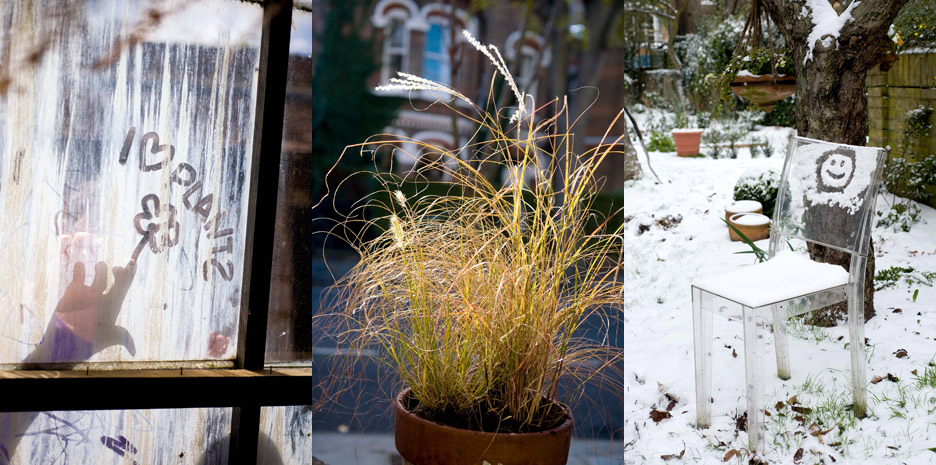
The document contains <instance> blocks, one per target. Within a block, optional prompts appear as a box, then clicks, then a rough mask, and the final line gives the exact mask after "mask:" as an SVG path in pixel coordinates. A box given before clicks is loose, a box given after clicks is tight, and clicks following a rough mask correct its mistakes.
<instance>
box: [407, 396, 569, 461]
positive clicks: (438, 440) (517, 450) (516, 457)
mask: <svg viewBox="0 0 936 465" xmlns="http://www.w3.org/2000/svg"><path fill="white" fill-rule="evenodd" d="M409 395H410V390H409V389H406V390H404V391H403V392H402V393H400V395H399V396H397V398H396V401H395V402H394V409H395V411H396V427H395V430H394V436H395V437H394V442H395V445H396V449H397V452H399V453H400V455H401V456H403V459H404V463H411V464H412V465H481V464H482V463H484V461H487V462H489V463H491V464H499V463H502V464H505V465H507V464H510V465H565V463H566V462H567V461H568V458H569V445H570V444H571V441H572V412H571V411H570V410H569V409H568V407H566V406H564V405H563V406H562V407H563V409H564V410H565V411H566V412H567V416H566V417H567V418H566V421H565V422H563V423H562V424H561V425H559V426H558V427H556V428H553V429H550V430H546V431H542V432H538V433H522V434H508V433H483V432H480V431H472V430H466V429H460V428H453V427H451V426H446V425H443V424H440V423H436V422H433V421H429V420H426V419H424V418H422V417H420V416H418V415H415V414H413V413H412V412H410V411H409V410H407V409H406V404H407V402H406V399H408V397H409Z"/></svg>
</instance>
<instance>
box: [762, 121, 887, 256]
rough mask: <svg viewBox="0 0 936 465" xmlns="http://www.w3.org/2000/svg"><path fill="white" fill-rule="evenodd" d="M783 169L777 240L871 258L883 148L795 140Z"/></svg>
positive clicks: (882, 164) (804, 139) (883, 155)
mask: <svg viewBox="0 0 936 465" xmlns="http://www.w3.org/2000/svg"><path fill="white" fill-rule="evenodd" d="M790 150H791V152H790V156H788V157H787V159H786V163H785V164H784V167H783V176H782V180H783V181H782V183H781V185H780V188H779V190H778V198H777V207H776V211H775V213H774V227H775V228H778V229H777V231H778V232H779V233H780V234H779V235H778V240H779V236H781V235H782V236H793V237H799V238H802V239H805V240H808V241H811V242H818V243H821V244H823V245H827V246H831V247H834V248H837V249H842V250H845V251H848V252H852V253H858V254H862V255H864V254H867V251H868V243H869V238H870V235H869V234H867V231H868V230H867V228H868V227H869V224H870V221H871V216H872V214H873V210H874V200H875V195H876V194H877V191H878V186H879V185H880V182H881V170H882V169H883V166H884V157H885V155H886V152H885V151H884V149H881V148H877V147H859V146H854V145H845V144H835V143H830V142H824V141H820V140H815V139H807V138H804V137H796V138H794V139H793V141H792V142H791V144H790Z"/></svg>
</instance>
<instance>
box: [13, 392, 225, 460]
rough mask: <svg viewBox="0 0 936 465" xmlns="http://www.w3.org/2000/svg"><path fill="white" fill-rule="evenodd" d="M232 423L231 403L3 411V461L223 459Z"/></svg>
mask: <svg viewBox="0 0 936 465" xmlns="http://www.w3.org/2000/svg"><path fill="white" fill-rule="evenodd" d="M63 395H67V394H63ZM230 424H231V409H229V408H213V409H161V410H98V411H71V412H59V411H54V412H19V413H0V463H4V464H7V463H10V464H24V465H25V464H36V463H88V464H91V463H126V464H150V463H154V464H155V463H198V464H206V465H207V464H223V463H227V462H228V450H229V444H230V432H231V431H230Z"/></svg>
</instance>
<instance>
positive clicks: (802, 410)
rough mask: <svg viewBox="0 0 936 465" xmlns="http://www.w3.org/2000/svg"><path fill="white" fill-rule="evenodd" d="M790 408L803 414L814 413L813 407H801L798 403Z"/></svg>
mask: <svg viewBox="0 0 936 465" xmlns="http://www.w3.org/2000/svg"><path fill="white" fill-rule="evenodd" d="M790 409H792V410H793V411H794V412H796V413H802V414H803V415H809V414H810V413H812V409H811V408H809V407H800V406H798V405H794V406H792V407H790Z"/></svg>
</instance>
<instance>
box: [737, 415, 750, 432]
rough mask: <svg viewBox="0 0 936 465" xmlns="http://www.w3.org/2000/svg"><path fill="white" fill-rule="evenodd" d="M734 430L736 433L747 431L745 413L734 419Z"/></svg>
mask: <svg viewBox="0 0 936 465" xmlns="http://www.w3.org/2000/svg"><path fill="white" fill-rule="evenodd" d="M735 428H737V429H738V431H747V412H744V413H743V414H741V415H738V418H735Z"/></svg>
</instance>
